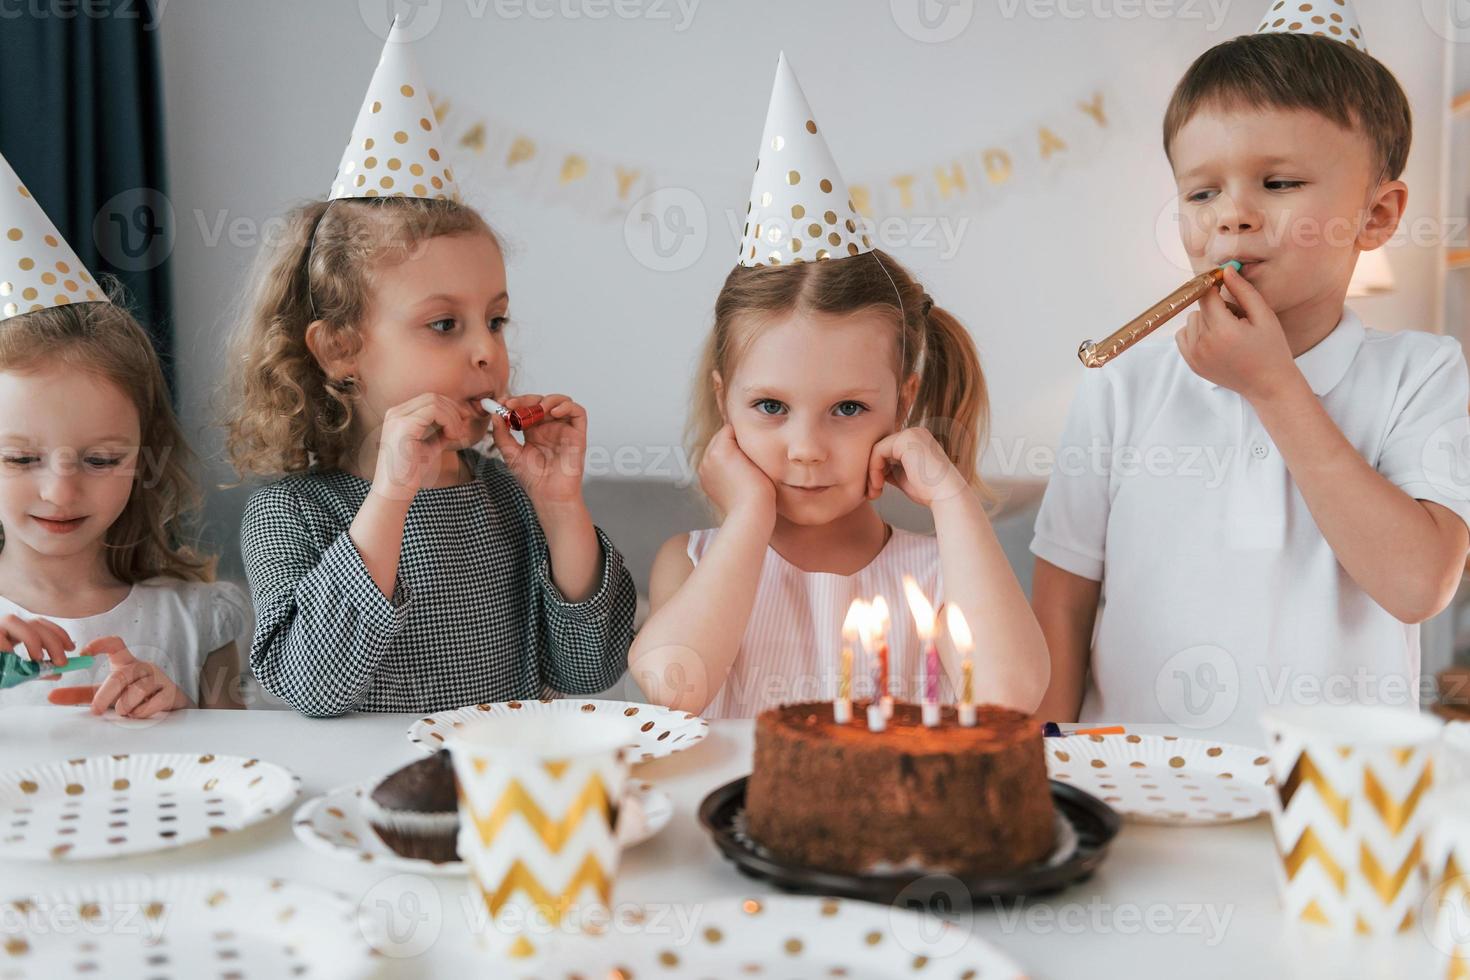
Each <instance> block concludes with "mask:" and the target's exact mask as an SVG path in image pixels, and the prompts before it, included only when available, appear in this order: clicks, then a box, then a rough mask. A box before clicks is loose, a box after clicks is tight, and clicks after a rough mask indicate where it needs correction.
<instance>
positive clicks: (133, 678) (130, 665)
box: [47, 636, 194, 718]
mask: <svg viewBox="0 0 1470 980" xmlns="http://www.w3.org/2000/svg"><path fill="white" fill-rule="evenodd" d="M98 653H101V654H106V655H107V658H108V660H109V662H110V666H111V668H112V673H110V674H108V675H107V680H105V681H103V682H102V683H101V684H98V685H95V686H89V687H58V688H57V689H56V690H54V691H52V692H51V693H50V694H48V695H47V700H49V701H50V702H51V703H52V704H86V703H88V702H91V705H92V714H94V715H100V714H103V713H105V712H106V711H107V709H108V708H115V709H116V710H117V713H118V715H119V716H121V717H123V718H151V717H153V716H154V715H156V714H159V713H160V712H164V711H177V710H178V709H180V708H192V707H193V706H194V703H193V702H192V701H190V700H189V696H188V695H187V694H185V693H184V692H183V691H182V690H181V689H180V688H179V686H178V685H177V684H175V683H174V682H173V680H172V679H171V678H170V677H169V676H168V674H165V673H164V672H163V668H161V667H159V666H158V665H157V664H152V663H149V662H148V661H146V660H139V659H138V658H136V657H134V656H133V655H132V653H130V652H129V651H128V648H127V646H126V645H125V644H124V643H123V641H122V638H121V637H118V636H104V637H101V638H100V639H96V640H93V641H92V642H91V643H88V644H87V645H86V646H85V647H83V648H82V650H81V652H80V653H79V654H78V656H87V655H90V654H98Z"/></svg>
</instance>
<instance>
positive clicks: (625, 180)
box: [614, 167, 643, 201]
mask: <svg viewBox="0 0 1470 980" xmlns="http://www.w3.org/2000/svg"><path fill="white" fill-rule="evenodd" d="M614 169H615V170H616V172H617V177H618V200H620V201H622V200H627V197H628V192H629V191H630V190H632V189H633V182H634V181H636V180H637V179H638V178H639V177H641V176H643V172H642V171H641V170H624V169H623V168H622V167H616V168H614Z"/></svg>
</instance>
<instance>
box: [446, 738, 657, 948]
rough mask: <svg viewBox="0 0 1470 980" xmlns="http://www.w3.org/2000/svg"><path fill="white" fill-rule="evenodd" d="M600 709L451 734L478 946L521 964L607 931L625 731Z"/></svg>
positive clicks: (616, 853)
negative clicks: (562, 941) (568, 936)
mask: <svg viewBox="0 0 1470 980" xmlns="http://www.w3.org/2000/svg"><path fill="white" fill-rule="evenodd" d="M619 720H620V719H618V720H615V719H612V718H605V717H603V716H601V715H590V714H589V715H547V714H541V715H525V716H516V715H510V716H504V717H500V718H487V719H485V720H483V721H478V722H475V723H473V724H471V725H467V726H465V727H464V728H463V729H460V730H458V731H457V732H456V733H455V735H454V737H452V738H451V739H449V741H448V746H449V752H450V758H451V759H452V760H453V763H454V778H455V782H456V784H457V786H458V793H459V818H460V819H459V838H458V847H459V854H460V857H461V859H462V860H463V861H464V863H465V865H466V867H467V868H468V869H469V872H470V893H471V898H472V904H473V906H474V908H475V909H476V910H477V912H478V914H479V916H480V919H479V921H478V922H472V923H471V926H472V929H473V931H474V932H475V933H476V935H477V939H478V941H479V944H480V946H481V948H482V949H485V950H486V951H488V952H490V953H492V954H494V955H496V956H499V957H506V958H509V959H513V960H520V961H524V960H526V959H528V958H532V957H538V956H540V955H542V954H543V953H545V952H546V949H547V947H548V946H549V945H551V944H553V943H554V941H555V939H556V937H557V936H559V935H561V934H565V933H577V932H592V933H596V932H598V931H599V930H600V929H604V928H606V924H607V923H608V921H609V917H610V914H611V906H612V889H613V881H614V879H615V878H616V876H617V871H618V858H619V856H620V852H619V844H618V835H617V809H618V804H619V802H620V801H621V800H622V798H623V789H624V784H625V783H626V782H627V779H628V761H627V758H626V755H625V752H626V743H627V741H628V738H627V732H626V730H625V729H624V726H622V725H621V724H619V723H618V721H619Z"/></svg>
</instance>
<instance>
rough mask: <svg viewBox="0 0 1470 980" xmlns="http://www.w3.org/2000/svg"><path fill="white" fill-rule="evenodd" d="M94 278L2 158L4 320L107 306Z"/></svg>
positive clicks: (0, 311) (0, 283)
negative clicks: (48, 311) (62, 309)
mask: <svg viewBox="0 0 1470 980" xmlns="http://www.w3.org/2000/svg"><path fill="white" fill-rule="evenodd" d="M91 282H92V276H91V274H90V273H88V272H87V271H86V268H85V267H84V266H83V265H82V261H81V259H79V258H77V255H76V253H75V252H74V251H72V248H71V246H70V245H69V244H67V242H66V241H65V240H64V239H63V238H62V237H61V234H60V232H58V231H57V230H56V226H55V225H53V224H52V223H51V219H50V218H48V217H47V216H46V213H45V212H44V211H42V210H41V205H40V204H39V203H38V202H37V201H36V199H35V197H33V196H32V194H31V192H30V191H28V190H27V189H26V186H25V184H23V183H22V182H21V180H20V177H19V175H17V174H16V172H15V171H14V170H12V169H11V168H10V164H9V163H8V162H7V161H6V160H5V159H4V158H3V157H0V320H7V319H9V318H10V317H13V316H19V315H21V314H22V313H34V312H36V311H37V310H44V309H47V308H49V307H53V306H68V305H70V304H72V303H87V302H93V301H103V300H104V297H102V296H101V295H100V294H99V292H98V291H97V290H95V289H91V288H89V287H88V286H87V285H85V284H90V283H91Z"/></svg>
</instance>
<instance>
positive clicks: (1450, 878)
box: [1424, 731, 1470, 980]
mask: <svg viewBox="0 0 1470 980" xmlns="http://www.w3.org/2000/svg"><path fill="white" fill-rule="evenodd" d="M1449 734H1450V733H1449V732H1448V731H1446V733H1445V735H1446V738H1447V739H1448V736H1449ZM1437 803H1438V805H1437V806H1436V807H1435V812H1436V816H1435V826H1434V833H1433V835H1432V836H1433V839H1434V843H1433V845H1432V847H1431V851H1432V852H1433V858H1432V861H1431V865H1430V866H1431V868H1432V869H1433V872H1434V879H1435V882H1436V883H1435V886H1434V888H1433V889H1432V890H1431V891H1430V893H1429V898H1428V899H1426V900H1425V902H1424V929H1425V932H1426V933H1428V935H1429V938H1430V940H1431V941H1432V942H1433V943H1434V946H1435V948H1436V949H1437V950H1439V952H1440V955H1441V956H1443V958H1444V959H1443V963H1444V972H1443V974H1442V976H1443V977H1444V980H1470V785H1465V784H1461V785H1460V786H1459V788H1457V789H1455V790H1453V791H1442V792H1441V794H1440V799H1439V800H1438V801H1437Z"/></svg>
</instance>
